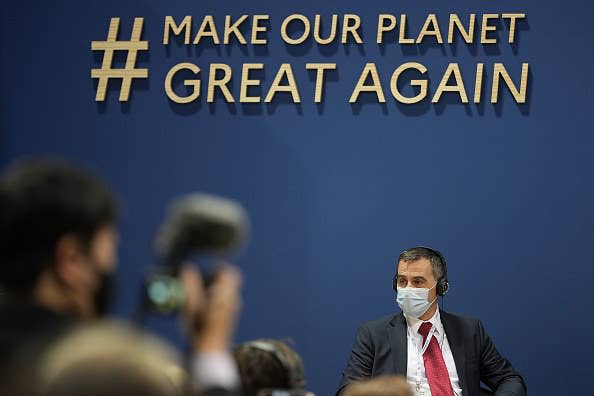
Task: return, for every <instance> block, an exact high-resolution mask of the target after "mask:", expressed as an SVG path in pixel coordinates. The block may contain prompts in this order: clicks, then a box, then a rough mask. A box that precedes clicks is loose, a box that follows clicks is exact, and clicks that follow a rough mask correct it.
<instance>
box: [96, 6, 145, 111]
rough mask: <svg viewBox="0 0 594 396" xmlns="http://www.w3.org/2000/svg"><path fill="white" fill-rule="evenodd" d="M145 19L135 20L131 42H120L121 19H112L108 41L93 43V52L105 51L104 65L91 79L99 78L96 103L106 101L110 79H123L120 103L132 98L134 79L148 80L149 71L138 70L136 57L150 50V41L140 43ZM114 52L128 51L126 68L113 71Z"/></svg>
mask: <svg viewBox="0 0 594 396" xmlns="http://www.w3.org/2000/svg"><path fill="white" fill-rule="evenodd" d="M143 22H144V18H134V25H133V27H132V35H131V37H130V41H118V40H117V38H118V31H119V29H120V18H111V22H110V23H109V31H108V33H107V40H106V41H91V50H93V51H103V63H102V64H101V68H100V69H92V70H91V78H98V79H99V84H98V85H97V93H96V95H95V101H96V102H103V101H104V100H105V92H106V90H107V83H108V82H109V79H110V78H112V79H113V78H120V79H122V86H121V88H120V102H127V101H128V98H129V97H130V87H131V85H132V79H133V78H148V69H137V68H136V55H137V54H138V51H146V50H148V41H140V35H141V34H142V24H143ZM114 51H126V52H127V56H126V66H125V67H124V68H123V69H121V68H117V69H113V68H112V62H113V54H114Z"/></svg>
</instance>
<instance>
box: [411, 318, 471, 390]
mask: <svg viewBox="0 0 594 396" xmlns="http://www.w3.org/2000/svg"><path fill="white" fill-rule="evenodd" d="M404 316H405V317H406V323H407V326H406V327H407V330H406V331H407V337H406V339H407V347H408V362H407V368H406V380H407V381H408V383H409V384H410V386H411V387H412V388H413V391H414V392H415V394H417V395H425V396H429V395H431V390H430V389H429V383H428V382H427V376H426V375H425V363H424V361H423V356H422V355H421V351H422V349H423V336H421V334H419V327H421V324H422V323H423V322H424V321H422V320H419V319H416V318H410V317H408V316H406V315H404ZM427 322H430V323H431V324H432V329H433V328H434V330H433V331H432V332H430V333H429V335H431V334H433V336H435V338H436V339H437V343H438V345H439V347H440V348H441V353H442V355H443V360H444V361H445V364H446V367H447V369H448V373H449V375H450V383H451V384H452V389H453V390H454V395H455V396H461V395H462V388H460V379H459V378H458V372H457V371H456V363H455V362H454V356H453V355H452V350H451V349H450V343H449V342H448V339H447V337H446V334H445V331H444V329H443V325H442V324H441V318H440V315H439V309H437V310H436V311H435V314H434V315H433V316H432V317H431V319H429V320H427Z"/></svg>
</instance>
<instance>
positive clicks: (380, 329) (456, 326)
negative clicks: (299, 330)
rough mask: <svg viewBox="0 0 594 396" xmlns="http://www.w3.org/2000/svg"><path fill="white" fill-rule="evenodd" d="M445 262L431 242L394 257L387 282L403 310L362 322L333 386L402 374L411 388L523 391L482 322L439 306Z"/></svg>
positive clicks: (449, 395) (467, 395) (445, 394)
mask: <svg viewBox="0 0 594 396" xmlns="http://www.w3.org/2000/svg"><path fill="white" fill-rule="evenodd" d="M448 287H449V284H448V278H447V267H446V261H445V259H444V257H443V256H442V255H441V254H440V253H439V252H438V251H436V250H433V249H430V248H426V247H414V248H411V249H408V250H405V251H404V252H402V253H401V254H400V256H399V257H398V268H397V274H396V275H395V277H394V280H393V288H394V290H395V291H396V293H397V302H398V305H399V306H400V308H401V309H402V313H400V314H397V315H390V316H387V317H384V318H381V319H377V320H374V321H371V322H367V323H364V324H363V325H362V326H361V327H360V328H359V331H358V333H357V337H356V339H355V343H354V346H353V350H352V353H351V356H350V359H349V362H348V364H347V367H346V369H345V370H344V372H343V377H342V381H341V384H340V387H339V390H338V392H337V394H338V393H340V392H341V391H342V390H343V389H344V388H345V387H346V386H347V385H348V384H349V383H351V382H352V381H355V380H360V379H365V378H370V377H374V376H378V375H386V374H400V375H403V376H406V378H407V380H408V382H409V384H411V386H412V387H413V391H414V392H415V394H416V395H433V396H454V395H457V396H459V395H464V396H479V395H480V392H481V390H480V383H481V381H482V382H483V383H485V384H486V385H488V386H489V387H490V388H491V389H493V390H494V391H495V395H498V396H503V395H509V396H512V395H513V396H524V395H525V394H526V386H525V384H524V380H523V379H522V377H521V376H520V374H518V373H517V372H516V371H515V370H514V368H513V367H512V365H511V364H510V363H509V361H507V360H506V359H505V358H504V357H502V356H501V355H500V354H499V352H497V350H496V349H495V346H494V345H493V342H492V341H491V338H490V337H489V335H488V334H487V332H486V331H485V329H484V327H483V325H482V323H481V322H480V321H479V320H477V319H471V318H467V317H464V316H459V315H454V314H450V313H447V312H445V311H441V310H439V309H438V304H437V297H438V296H443V295H445V294H446V293H447V292H448Z"/></svg>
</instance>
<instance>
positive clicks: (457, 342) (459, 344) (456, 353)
mask: <svg viewBox="0 0 594 396" xmlns="http://www.w3.org/2000/svg"><path fill="white" fill-rule="evenodd" d="M439 314H440V316H441V323H442V324H443V330H444V331H445V333H446V335H447V337H448V342H449V344H450V349H451V351H452V355H453V357H454V362H455V363H456V371H457V372H458V378H459V381H460V388H462V394H463V395H468V394H469V393H468V389H467V388H466V373H465V371H466V367H465V361H466V359H465V358H464V357H465V356H466V355H465V353H464V339H463V337H462V334H461V332H460V331H457V330H456V329H455V323H453V321H452V318H451V316H450V315H449V314H448V313H447V312H444V311H441V310H440V311H439Z"/></svg>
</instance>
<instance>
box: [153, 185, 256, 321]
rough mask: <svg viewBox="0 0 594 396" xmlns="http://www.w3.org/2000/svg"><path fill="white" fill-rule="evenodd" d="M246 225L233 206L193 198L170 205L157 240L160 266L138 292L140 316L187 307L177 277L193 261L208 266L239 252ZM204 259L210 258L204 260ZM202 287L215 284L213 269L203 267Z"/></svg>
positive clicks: (242, 214) (224, 200)
mask: <svg viewBox="0 0 594 396" xmlns="http://www.w3.org/2000/svg"><path fill="white" fill-rule="evenodd" d="M248 230H249V220H248V216H247V213H246V211H245V210H244V209H243V207H242V206H241V205H240V204H239V203H238V202H237V201H234V200H231V199H228V198H222V197H218V196H215V195H210V194H204V193H194V194H189V195H185V196H182V197H180V198H178V199H176V200H174V201H173V202H172V203H171V204H170V206H169V208H168V210H167V213H166V215H165V219H164V221H163V223H162V225H161V226H160V228H159V230H158V232H157V235H156V238H155V252H156V254H157V256H158V257H159V261H160V264H159V265H158V266H157V267H155V268H153V269H151V270H150V271H149V272H148V273H147V274H146V276H145V278H144V282H143V287H142V294H143V297H142V300H143V304H142V306H143V312H146V311H148V312H155V313H160V314H170V313H175V312H177V311H178V310H179V309H180V308H181V307H182V306H183V305H184V302H185V292H184V289H183V286H182V285H181V283H180V281H179V278H178V273H179V268H180V266H181V265H182V264H183V263H185V262H187V261H188V260H189V259H190V258H191V257H192V256H194V255H202V256H204V260H203V261H205V262H207V263H210V262H211V261H212V258H214V257H221V256H224V255H225V254H229V253H231V252H234V251H236V250H238V249H239V248H240V247H241V246H243V245H244V243H245V241H246V240H247V235H248ZM207 256H208V258H206V257H207ZM200 268H201V275H202V279H203V281H204V286H205V287H208V286H209V285H210V284H211V283H212V282H213V281H214V279H215V278H216V265H202V266H200Z"/></svg>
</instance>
